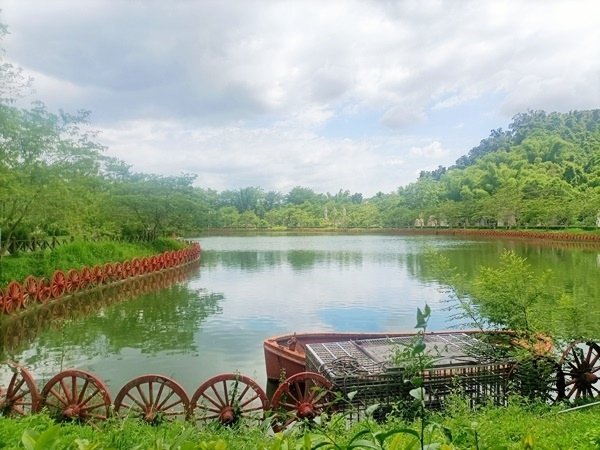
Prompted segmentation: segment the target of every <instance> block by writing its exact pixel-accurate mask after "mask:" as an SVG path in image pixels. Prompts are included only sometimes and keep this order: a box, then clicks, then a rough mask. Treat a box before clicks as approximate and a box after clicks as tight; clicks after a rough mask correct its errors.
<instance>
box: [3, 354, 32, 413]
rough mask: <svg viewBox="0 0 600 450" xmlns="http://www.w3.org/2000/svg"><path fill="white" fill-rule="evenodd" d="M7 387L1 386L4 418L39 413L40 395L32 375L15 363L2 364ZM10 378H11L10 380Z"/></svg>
mask: <svg viewBox="0 0 600 450" xmlns="http://www.w3.org/2000/svg"><path fill="white" fill-rule="evenodd" d="M2 371H3V372H4V373H3V375H5V376H3V379H5V380H8V384H7V385H6V386H0V414H1V415H2V416H5V417H6V416H24V415H26V414H31V413H34V412H37V411H38V410H39V406H40V393H39V391H38V388H37V386H36V385H35V381H34V380H33V377H32V376H31V373H30V372H29V371H28V370H27V369H25V368H24V367H21V366H19V365H18V364H15V363H13V362H9V361H6V362H4V363H2ZM9 377H10V378H9Z"/></svg>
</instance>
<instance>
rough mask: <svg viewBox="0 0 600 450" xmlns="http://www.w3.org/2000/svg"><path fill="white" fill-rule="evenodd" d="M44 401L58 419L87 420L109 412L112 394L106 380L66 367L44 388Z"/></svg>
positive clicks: (44, 404) (104, 417)
mask: <svg viewBox="0 0 600 450" xmlns="http://www.w3.org/2000/svg"><path fill="white" fill-rule="evenodd" d="M42 405H43V406H44V407H46V408H47V409H48V413H49V414H50V415H51V416H52V417H54V418H56V419H58V420H73V421H79V422H88V421H93V420H105V419H107V418H108V416H109V414H110V405H111V400H110V395H109V393H108V389H107V388H106V386H105V385H104V383H103V382H102V381H101V380H100V379H98V378H97V377H96V376H95V375H93V374H91V373H88V372H84V371H83V370H75V369H71V370H65V371H63V372H60V373H59V374H57V375H55V376H54V377H52V378H51V379H50V381H48V383H46V385H45V386H44V388H43V389H42Z"/></svg>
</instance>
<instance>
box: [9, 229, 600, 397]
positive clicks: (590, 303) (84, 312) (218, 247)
mask: <svg viewBox="0 0 600 450" xmlns="http://www.w3.org/2000/svg"><path fill="white" fill-rule="evenodd" d="M199 240H200V242H201V244H202V247H203V253H202V257H201V262H200V264H198V265H195V266H192V267H190V268H189V269H188V271H187V272H186V273H185V274H184V275H183V276H181V277H180V279H179V280H177V281H175V282H173V283H171V284H170V285H168V286H166V287H162V288H161V287H160V283H158V284H157V289H156V290H152V291H150V292H145V293H144V292H143V291H144V289H140V286H138V287H137V289H138V290H137V291H135V290H133V291H132V292H125V293H122V292H121V293H119V294H118V295H116V296H115V298H112V297H111V298H110V300H109V299H108V296H107V295H104V294H103V295H104V297H102V296H100V297H94V296H93V295H92V296H90V297H89V298H79V299H77V298H74V299H73V300H72V303H69V301H67V302H65V303H64V305H62V306H61V308H62V309H63V310H62V312H63V313H65V314H66V315H67V316H68V317H69V318H68V319H65V320H63V319H61V318H60V316H61V314H55V315H52V314H51V313H50V312H43V311H42V312H40V314H42V315H43V314H45V319H44V320H45V322H44V321H42V322H40V323H41V325H39V324H38V325H37V328H36V327H35V326H34V321H36V320H37V321H38V322H39V321H40V320H41V319H40V318H37V319H36V318H35V317H32V318H26V319H23V321H22V322H23V325H22V327H23V329H24V331H23V333H22V334H23V335H24V337H23V338H22V339H19V335H20V334H19V331H18V330H17V331H15V330H16V328H12V329H9V330H8V331H7V330H4V333H5V336H4V342H5V344H4V345H5V355H4V356H10V357H11V358H12V359H13V360H16V361H19V362H21V363H22V364H23V365H25V366H26V367H27V368H29V369H30V370H31V371H32V373H33V374H34V376H35V378H36V380H37V381H38V383H44V382H45V380H48V379H49V378H50V377H51V376H52V375H54V374H56V373H58V372H59V371H60V370H61V368H62V369H66V368H79V369H83V370H88V371H91V372H93V373H95V374H96V375H97V376H98V377H99V378H100V379H102V380H104V381H105V382H106V384H107V385H108V387H109V389H110V391H111V394H112V395H113V397H114V395H116V392H117V391H118V390H119V389H120V387H121V386H122V385H124V384H125V383H126V382H127V381H129V380H130V379H132V378H134V377H136V376H139V375H142V374H146V373H158V374H162V375H166V376H170V377H173V378H174V379H175V380H177V381H178V382H179V383H180V384H182V385H183V387H184V388H185V389H186V391H187V392H188V393H189V394H190V395H191V394H192V393H193V391H194V390H195V389H196V388H197V387H198V386H199V385H200V384H201V383H202V382H203V381H205V380H206V379H208V378H209V377H211V376H214V375H216V374H219V373H221V372H235V371H239V372H240V373H243V374H245V375H248V376H250V377H252V378H254V379H255V380H256V381H257V382H258V383H259V384H260V385H262V386H264V385H265V381H266V375H265V369H264V363H263V350H262V341H263V339H265V338H266V337H269V336H272V335H276V334H284V333H289V332H293V331H297V332H304V331H400V330H411V329H413V327H414V324H415V317H416V309H417V307H423V306H424V305H425V304H428V305H429V306H430V307H431V309H432V311H433V313H432V318H431V321H430V329H431V330H442V329H448V328H450V327H452V326H454V325H456V324H455V323H452V322H451V321H450V320H449V316H450V312H449V311H448V310H447V307H448V302H447V300H448V293H447V292H444V290H443V289H440V285H439V284H438V283H437V281H436V280H435V279H433V278H432V277H431V276H430V275H428V265H427V263H426V261H425V258H424V252H425V251H426V250H428V249H435V250H437V251H439V252H440V253H442V254H444V255H446V256H447V257H448V258H449V259H450V261H451V262H452V264H453V265H455V266H457V267H458V268H459V270H460V271H462V272H464V273H466V274H468V275H472V274H473V273H475V272H476V271H477V269H478V268H479V267H480V266H482V265H483V266H486V265H494V264H497V262H498V257H499V255H500V253H501V252H502V251H503V250H504V249H511V250H514V251H515V252H517V253H518V254H519V255H522V256H525V257H527V259H528V262H529V263H531V265H532V266H533V268H534V269H535V270H536V271H539V272H540V273H541V272H542V271H546V270H552V277H551V282H552V283H553V286H555V288H556V289H559V290H560V291H561V292H564V293H566V294H570V295H571V296H574V297H575V298H577V299H578V300H577V301H578V304H577V305H576V307H575V308H570V309H566V310H565V311H569V312H568V313H565V314H564V318H562V319H561V324H560V326H561V327H562V328H568V329H572V330H574V331H584V332H586V333H598V334H599V335H600V327H599V326H598V324H599V323H600V314H599V311H600V306H599V305H598V303H599V299H600V295H599V294H600V277H598V274H599V272H600V248H598V247H591V246H590V247H581V246H580V247H574V246H565V245H564V244H562V245H561V244H558V243H535V242H527V241H500V240H477V239H470V240H465V239H458V238H457V239H454V238H449V237H437V236H401V235H384V234H374V235H272V236H243V237H231V236H228V237H216V236H211V237H202V238H201V239H199ZM166 284H169V283H164V285H166ZM142 288H143V286H142ZM153 289H154V287H153ZM96 295H98V294H96ZM97 298H99V299H97ZM565 301H567V300H565ZM81 305H83V307H82V309H79V308H81ZM563 306H564V305H555V304H553V305H548V311H553V312H555V313H556V311H562V310H558V309H557V308H560V307H563ZM570 306H572V305H570ZM80 311H81V312H80ZM573 311H575V313H573ZM68 312H71V314H68ZM582 312H583V313H582ZM556 315H558V317H562V316H561V314H560V313H559V314H555V316H556ZM28 321H30V322H28ZM36 323H37V322H36Z"/></svg>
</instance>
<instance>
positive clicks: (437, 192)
mask: <svg viewBox="0 0 600 450" xmlns="http://www.w3.org/2000/svg"><path fill="white" fill-rule="evenodd" d="M398 196H399V203H400V205H402V206H404V207H405V208H406V212H405V214H406V217H407V219H408V220H407V221H406V222H405V224H408V223H410V221H411V219H412V218H414V217H415V216H414V215H413V216H412V217H411V216H410V211H411V210H413V211H418V216H419V217H421V218H423V219H424V220H425V221H428V222H430V223H435V222H436V221H437V222H438V223H442V222H443V223H446V224H448V225H450V226H462V225H480V226H496V225H500V226H515V225H516V226H528V227H531V226H595V225H596V221H597V218H598V215H599V214H600V110H597V109H596V110H592V111H574V112H569V113H566V114H561V113H556V112H554V113H549V114H547V113H545V112H544V111H531V112H527V113H523V114H518V115H517V116H516V117H514V119H513V121H512V123H511V124H510V125H509V130H506V131H505V130H502V129H498V130H493V131H492V132H491V134H490V136H489V137H487V138H486V139H484V140H482V141H481V143H480V144H479V145H478V146H477V147H475V148H473V149H472V150H471V151H470V152H469V153H468V154H467V155H466V156H463V157H461V158H460V159H459V160H458V161H456V164H455V165H454V166H452V167H450V168H448V169H445V168H443V167H440V168H439V169H438V170H436V171H433V172H424V173H422V174H421V176H420V179H419V180H418V182H416V183H414V184H411V185H409V186H407V187H406V188H402V189H400V190H399V191H398Z"/></svg>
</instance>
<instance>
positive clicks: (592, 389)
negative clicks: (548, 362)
mask: <svg viewBox="0 0 600 450" xmlns="http://www.w3.org/2000/svg"><path fill="white" fill-rule="evenodd" d="M560 369H561V371H562V375H563V377H564V386H561V388H564V398H565V399H567V400H572V401H573V400H579V399H589V398H593V397H596V396H597V395H598V394H599V393H600V383H598V371H600V346H599V345H598V344H597V343H596V342H577V341H576V342H573V343H571V344H570V345H569V346H568V347H567V348H566V350H565V351H564V352H563V354H562V357H561V358H560ZM561 394H562V393H561ZM561 397H563V396H562V395H561Z"/></svg>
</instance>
